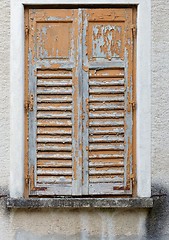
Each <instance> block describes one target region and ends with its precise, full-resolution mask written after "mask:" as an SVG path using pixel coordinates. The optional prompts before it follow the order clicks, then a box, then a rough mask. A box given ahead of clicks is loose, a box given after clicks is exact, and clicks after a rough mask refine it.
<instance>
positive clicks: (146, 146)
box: [10, 0, 151, 198]
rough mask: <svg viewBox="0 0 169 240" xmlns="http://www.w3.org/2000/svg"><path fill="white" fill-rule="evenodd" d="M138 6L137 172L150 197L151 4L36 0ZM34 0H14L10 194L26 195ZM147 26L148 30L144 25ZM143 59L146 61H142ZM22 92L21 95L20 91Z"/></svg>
mask: <svg viewBox="0 0 169 240" xmlns="http://www.w3.org/2000/svg"><path fill="white" fill-rule="evenodd" d="M91 3H92V4H104V6H106V5H109V6H110V5H111V6H112V7H113V6H117V4H118V6H119V5H122V6H123V5H124V7H125V6H126V5H129V4H130V5H137V28H138V31H137V53H136V69H137V76H136V92H137V94H136V103H137V110H136V119H137V120H136V161H137V164H136V172H137V190H136V191H137V192H136V196H137V197H150V196H151V3H150V1H146V0H105V1H103V0H95V1H90V0H87V1H84V0H80V1H78V0H73V1H71V0H64V2H63V1H62V2H61V1H60V0H36V5H40V6H41V5H56V4H57V5H60V6H62V7H63V6H64V4H69V5H71V6H72V7H73V5H75V4H84V5H89V4H91ZM26 5H35V1H34V0H11V56H10V73H11V75H10V106H11V109H10V121H11V122H10V123H11V129H10V162H11V167H10V197H11V198H21V197H23V196H24V185H25V183H24V181H25V180H24V132H25V129H24V78H25V76H24V74H25V73H24V55H25V53H24V51H25V47H24V45H25V43H24V39H25V36H24V35H25V34H24V32H25V29H24V6H26ZM144 26H146V29H145V27H144ZM142 59H143V60H142ZM18 93H19V94H18Z"/></svg>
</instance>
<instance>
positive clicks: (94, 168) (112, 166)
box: [83, 8, 133, 195]
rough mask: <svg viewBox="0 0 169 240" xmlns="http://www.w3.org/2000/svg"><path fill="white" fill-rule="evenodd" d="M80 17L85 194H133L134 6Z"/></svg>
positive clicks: (91, 12) (85, 11)
mask: <svg viewBox="0 0 169 240" xmlns="http://www.w3.org/2000/svg"><path fill="white" fill-rule="evenodd" d="M83 19H84V29H83V39H84V45H83V73H84V76H83V91H84V98H83V111H84V113H85V118H84V122H83V124H84V125H83V130H84V135H83V156H84V159H83V161H84V194H89V195H102V194H109V195H111V194H112V195H113V194H118V195H119V194H131V193H132V184H131V179H130V176H131V173H132V125H133V120H132V107H131V104H130V103H131V102H132V97H133V96H132V82H133V79H132V63H133V60H132V54H133V52H132V46H133V42H132V29H131V26H132V10H131V9H130V8H129V9H86V10H84V16H83Z"/></svg>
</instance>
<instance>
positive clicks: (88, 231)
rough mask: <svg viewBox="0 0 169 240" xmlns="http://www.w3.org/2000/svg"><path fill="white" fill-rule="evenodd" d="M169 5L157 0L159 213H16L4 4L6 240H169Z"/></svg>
mask: <svg viewBox="0 0 169 240" xmlns="http://www.w3.org/2000/svg"><path fill="white" fill-rule="evenodd" d="M168 16H169V1H166V0H152V43H153V44H152V177H153V178H152V180H153V194H154V195H155V199H156V201H155V206H154V209H153V210H152V211H151V212H149V213H148V214H147V211H146V210H132V211H131V210H125V211H124V210H56V209H55V210H53V209H50V210H27V211H24V210H12V211H8V210H6V208H5V199H4V198H3V197H2V195H4V194H6V193H7V192H8V182H9V164H10V163H9V72H10V66H9V36H10V33H9V31H10V30H9V29H10V26H9V25H10V23H9V19H10V3H9V0H1V4H0V64H1V68H0V76H1V80H0V163H1V166H0V195H1V200H0V240H6V239H8V240H13V239H15V240H40V239H41V240H54V239H58V240H62V239H70V240H71V239H72V240H74V239H82V240H87V239H90V240H95V239H103V240H104V239H105V240H107V239H111V240H114V239H115V240H116V239H118V240H122V239H124V240H125V239H132V240H139V239H140V240H149V239H153V240H168V239H169V197H168V192H169V174H168V168H169V161H168V157H169V147H168V144H169V143H168V139H169V124H168V122H169V107H168V99H169V91H168V84H169V83H168V69H169V60H168V56H169V31H168V29H169V19H168ZM159 195H160V197H159Z"/></svg>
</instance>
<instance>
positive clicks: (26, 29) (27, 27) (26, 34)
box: [25, 25, 29, 37]
mask: <svg viewBox="0 0 169 240" xmlns="http://www.w3.org/2000/svg"><path fill="white" fill-rule="evenodd" d="M28 34H29V26H28V25H26V26H25V36H26V37H27V36H28Z"/></svg>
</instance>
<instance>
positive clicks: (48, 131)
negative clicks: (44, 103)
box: [37, 126, 72, 138]
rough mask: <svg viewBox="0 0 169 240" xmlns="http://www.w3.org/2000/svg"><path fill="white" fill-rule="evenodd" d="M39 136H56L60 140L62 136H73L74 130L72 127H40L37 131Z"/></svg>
mask: <svg viewBox="0 0 169 240" xmlns="http://www.w3.org/2000/svg"><path fill="white" fill-rule="evenodd" d="M37 134H39V135H40V134H41V135H54V136H57V135H58V137H59V138H60V135H71V134H72V128H70V127H62V128H59V127H53V126H52V127H46V126H44V127H39V128H38V129H37Z"/></svg>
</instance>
